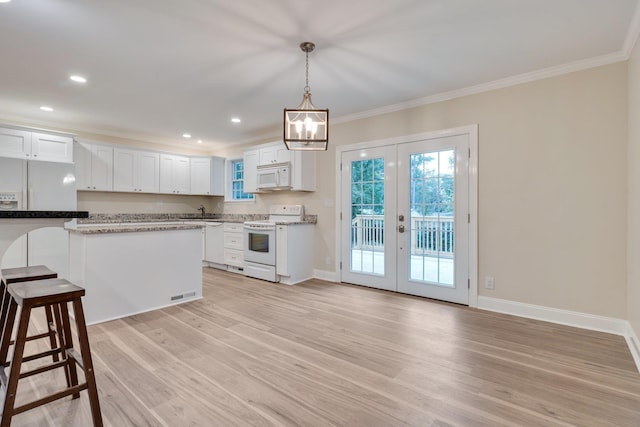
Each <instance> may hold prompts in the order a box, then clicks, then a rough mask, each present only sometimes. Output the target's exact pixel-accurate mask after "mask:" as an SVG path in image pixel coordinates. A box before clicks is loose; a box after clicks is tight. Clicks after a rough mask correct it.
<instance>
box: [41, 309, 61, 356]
mask: <svg viewBox="0 0 640 427" xmlns="http://www.w3.org/2000/svg"><path fill="white" fill-rule="evenodd" d="M43 308H44V314H45V316H46V318H47V331H48V332H49V344H50V345H51V350H53V349H55V348H56V347H57V345H58V344H57V342H56V333H55V331H54V330H53V326H54V323H53V313H52V310H51V306H50V305H45V306H44V307H43ZM51 358H52V359H53V362H54V363H55V362H57V361H58V360H59V357H58V353H54V354H52V355H51Z"/></svg>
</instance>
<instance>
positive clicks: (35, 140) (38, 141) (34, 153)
mask: <svg viewBox="0 0 640 427" xmlns="http://www.w3.org/2000/svg"><path fill="white" fill-rule="evenodd" d="M31 158H32V159H34V160H42V161H47V162H64V163H72V162H73V138H70V137H68V136H60V135H48V134H46V133H33V134H31Z"/></svg>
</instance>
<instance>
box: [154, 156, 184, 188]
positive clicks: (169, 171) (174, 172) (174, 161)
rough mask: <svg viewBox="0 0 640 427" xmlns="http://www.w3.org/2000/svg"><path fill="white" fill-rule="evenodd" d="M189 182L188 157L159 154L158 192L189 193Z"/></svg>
mask: <svg viewBox="0 0 640 427" xmlns="http://www.w3.org/2000/svg"><path fill="white" fill-rule="evenodd" d="M190 184H191V175H190V162H189V158H188V157H183V156H175V155H173V154H160V192H161V193H170V194H189V192H190Z"/></svg>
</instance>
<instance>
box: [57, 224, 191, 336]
mask: <svg viewBox="0 0 640 427" xmlns="http://www.w3.org/2000/svg"><path fill="white" fill-rule="evenodd" d="M69 231H70V232H71V233H70V239H69V246H70V247H69V256H70V280H71V281H72V282H73V283H75V284H77V285H79V286H82V287H83V288H85V290H86V295H85V296H84V297H83V301H82V302H83V305H84V311H85V316H86V321H87V324H94V323H99V322H104V321H108V320H113V319H118V318H121V317H125V316H130V315H133V314H137V313H142V312H145V311H150V310H155V309H158V308H162V307H166V306H170V305H175V304H179V303H182V302H187V301H193V300H197V299H200V298H202V230H201V226H197V225H162V224H154V225H136V224H129V225H108V224H107V225H92V226H89V227H78V228H77V229H71V230H69Z"/></svg>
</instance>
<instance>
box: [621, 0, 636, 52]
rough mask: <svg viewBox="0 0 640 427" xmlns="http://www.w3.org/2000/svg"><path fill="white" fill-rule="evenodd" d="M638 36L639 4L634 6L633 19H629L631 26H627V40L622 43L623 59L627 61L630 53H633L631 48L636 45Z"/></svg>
mask: <svg viewBox="0 0 640 427" xmlns="http://www.w3.org/2000/svg"><path fill="white" fill-rule="evenodd" d="M639 34H640V2H638V4H637V5H636V11H635V13H634V14H633V18H631V24H629V31H627V38H626V39H625V41H624V45H623V46H622V52H623V54H624V57H625V59H629V58H630V57H631V52H633V47H634V46H635V44H636V43H637V40H638V35H639Z"/></svg>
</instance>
